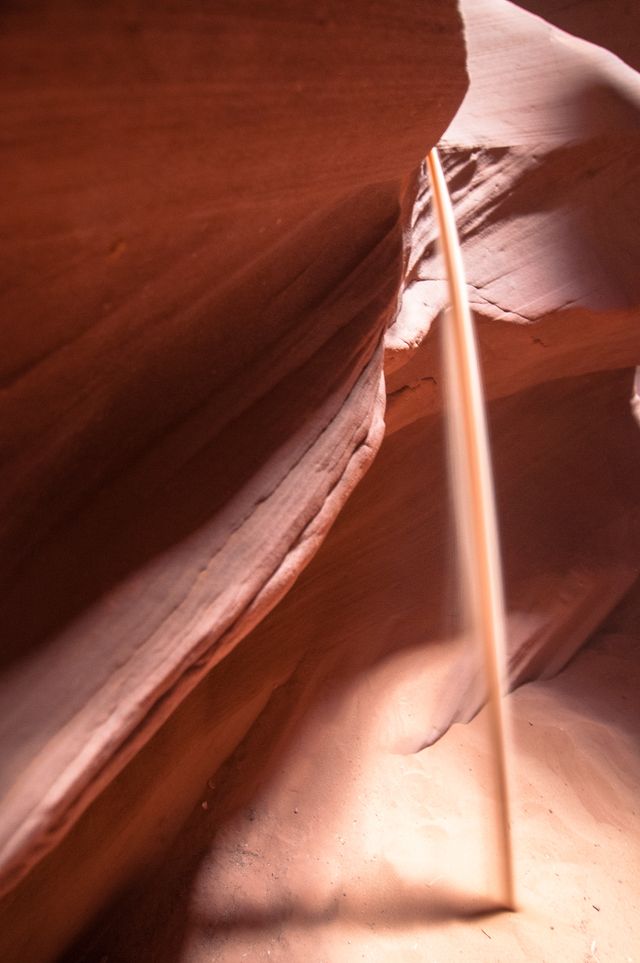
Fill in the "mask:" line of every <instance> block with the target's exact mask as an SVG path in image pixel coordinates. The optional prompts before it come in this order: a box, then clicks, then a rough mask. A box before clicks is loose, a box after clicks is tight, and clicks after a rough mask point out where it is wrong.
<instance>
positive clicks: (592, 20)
mask: <svg viewBox="0 0 640 963" xmlns="http://www.w3.org/2000/svg"><path fill="white" fill-rule="evenodd" d="M518 6H519V7H524V8H525V9H526V10H530V11H531V13H535V14H537V15H538V16H540V17H543V18H544V19H545V20H547V21H548V22H549V23H552V24H554V25H555V26H556V27H560V28H561V29H562V30H566V31H568V33H572V34H575V35H576V36H577V37H583V38H584V39H585V40H589V41H590V42H591V43H595V44H598V46H600V47H606V48H607V49H608V50H611V51H613V53H614V54H616V55H617V56H618V57H621V58H622V60H624V61H626V62H627V63H628V64H630V65H631V66H632V67H634V68H635V69H636V70H640V8H638V4H637V3H634V0H581V2H580V3H574V2H573V0H518Z"/></svg>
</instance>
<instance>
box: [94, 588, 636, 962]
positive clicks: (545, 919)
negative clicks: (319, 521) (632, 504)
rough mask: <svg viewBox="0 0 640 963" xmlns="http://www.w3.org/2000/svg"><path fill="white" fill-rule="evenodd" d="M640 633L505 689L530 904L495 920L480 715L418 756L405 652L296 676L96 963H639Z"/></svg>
mask: <svg viewBox="0 0 640 963" xmlns="http://www.w3.org/2000/svg"><path fill="white" fill-rule="evenodd" d="M636 610H637V606H636ZM630 623H633V619H632V618H630V616H629V615H628V613H627V615H626V616H625V617H624V618H617V619H616V618H613V619H611V620H610V621H609V623H608V626H607V627H605V629H603V631H602V632H600V633H599V634H598V636H597V637H596V638H595V639H594V640H593V641H592V642H591V643H590V645H589V646H588V647H587V648H586V649H584V650H583V651H582V652H581V653H580V654H579V656H578V657H576V658H575V659H574V660H573V662H572V663H570V665H569V666H568V668H567V669H565V671H564V672H562V673H561V674H560V675H559V676H558V677H556V678H555V679H553V680H551V681H548V682H536V683H532V684H529V685H526V686H524V687H522V688H521V689H519V690H518V691H517V692H516V693H515V694H514V695H512V696H510V697H509V701H510V703H511V706H512V710H513V743H514V746H515V748H516V753H515V756H514V759H515V768H514V778H513V816H514V819H513V822H514V833H515V846H516V861H517V885H518V901H519V910H518V912H516V913H501V912H496V910H495V884H494V882H493V876H494V872H493V867H494V865H495V857H494V841H493V838H492V825H493V812H492V805H491V799H492V790H491V786H490V785H489V784H488V783H489V781H490V780H489V772H490V770H489V766H488V751H489V750H488V743H487V738H486V733H485V720H484V713H481V714H480V715H479V716H478V717H477V718H476V719H475V720H474V721H473V722H472V723H470V724H468V725H455V726H453V727H452V728H451V729H450V730H449V731H448V732H447V733H446V735H445V736H444V737H443V738H442V739H440V740H439V741H438V742H437V743H435V744H434V745H433V746H431V747H429V748H425V749H422V750H420V751H412V741H413V744H414V745H413V749H414V750H415V749H416V748H418V742H419V740H420V739H421V738H422V735H423V733H424V716H425V708H424V705H425V700H424V692H425V686H426V679H422V678H421V675H420V665H421V660H420V652H419V651H410V652H407V651H404V652H402V653H399V654H396V655H394V656H392V657H391V658H389V659H387V660H386V661H383V662H379V663H378V664H377V665H376V666H375V667H374V668H373V669H371V670H370V671H369V672H368V673H366V674H360V675H358V676H357V677H356V678H355V679H354V678H351V679H350V680H349V681H344V682H343V683H340V682H339V681H337V682H336V681H335V674H333V675H332V678H333V681H332V682H331V683H329V682H327V681H326V676H325V675H324V673H323V678H322V679H318V680H314V679H313V674H312V671H311V670H310V669H309V671H308V673H307V676H306V677H305V675H304V672H303V673H302V674H301V673H298V674H297V675H296V676H295V677H294V679H293V680H292V682H291V683H290V686H289V687H287V689H286V691H283V692H282V693H281V698H280V704H281V706H282V709H280V708H279V705H278V701H277V700H276V702H274V704H273V705H272V706H271V708H270V709H269V710H268V711H267V712H266V713H265V714H264V715H263V716H262V718H261V720H260V722H259V724H258V725H257V726H256V728H255V729H254V730H253V732H252V733H251V734H250V736H249V737H248V739H247V740H245V743H244V744H243V745H242V746H241V747H240V749H239V751H238V752H237V753H236V754H235V756H234V757H233V758H232V759H231V760H230V761H229V763H228V764H227V765H226V766H225V768H224V769H223V770H222V771H221V772H220V773H219V774H218V776H217V783H216V785H211V786H210V787H209V788H208V789H207V796H206V798H203V801H202V807H201V808H200V809H199V810H198V812H197V813H196V814H194V817H193V819H192V820H191V823H190V825H189V826H188V827H187V831H186V832H185V833H184V834H183V835H182V837H181V840H180V841H179V844H178V846H177V847H176V849H175V850H174V852H173V854H172V856H171V858H170V859H169V860H167V861H166V862H165V864H164V866H163V868H162V869H161V871H160V873H159V874H158V876H157V877H156V881H155V882H153V883H152V884H150V885H148V886H147V888H146V891H145V892H144V893H143V894H138V897H137V899H134V900H132V901H130V902H129V903H128V905H127V907H126V909H123V910H122V913H121V914H120V916H119V919H118V922H117V924H116V925H115V926H114V927H112V928H111V929H110V931H109V932H107V933H106V934H104V938H103V940H102V941H100V946H99V947H97V948H96V949H95V952H94V954H92V955H90V957H89V958H90V959H92V960H93V959H96V960H100V961H104V963H106V961H107V960H108V961H109V963H118V961H125V960H126V961H133V960H136V961H142V960H153V961H154V963H155V961H178V960H179V961H188V963H205V961H207V963H208V961H213V960H216V961H225V963H235V961H240V960H249V961H253V960H273V961H282V963H284V961H287V963H290V961H293V963H297V961H301V963H302V961H310V963H352V961H357V960H368V961H376V963H377V961H380V963H383V961H385V963H386V961H414V960H415V961H416V963H417V961H425V960H428V961H430V963H449V961H453V960H468V961H474V963H477V961H491V963H512V961H518V960H535V961H546V963H555V961H558V960H560V961H563V963H573V961H580V963H605V961H607V963H608V961H623V963H629V961H634V963H638V961H640V912H639V909H640V899H639V884H638V880H640V837H639V834H638V816H637V806H638V787H639V786H640V740H639V739H638V735H639V733H640V700H639V699H638V691H639V688H640V660H638V658H637V641H636V640H634V639H633V638H632V633H631V632H630V631H629V626H630ZM325 668H326V667H325ZM423 674H424V673H423ZM296 688H297V689H298V690H299V691H298V694H297V695H298V697H299V698H298V704H299V707H300V708H299V711H298V713H297V714H296V715H294V717H293V718H290V720H289V722H288V723H287V725H286V726H284V727H283V726H282V725H281V724H280V721H279V719H278V715H279V713H280V712H282V717H283V718H284V717H285V706H286V705H288V706H289V709H288V710H287V711H289V712H290V706H291V699H292V698H293V699H294V702H295V699H296V691H295V690H296ZM427 688H428V687H427ZM292 690H293V691H292ZM276 732H277V733H279V734H278V735H277V736H276V735H275V733H276ZM261 757H262V759H263V760H264V766H262V767H260V770H259V771H258V768H257V767H256V762H255V760H256V758H261Z"/></svg>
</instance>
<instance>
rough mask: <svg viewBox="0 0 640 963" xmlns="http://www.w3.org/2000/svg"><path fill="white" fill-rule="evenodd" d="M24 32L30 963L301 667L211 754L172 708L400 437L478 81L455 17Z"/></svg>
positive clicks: (16, 705) (249, 707)
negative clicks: (414, 237) (435, 223)
mask: <svg viewBox="0 0 640 963" xmlns="http://www.w3.org/2000/svg"><path fill="white" fill-rule="evenodd" d="M0 22H1V26H2V29H1V30H0V72H1V75H2V86H1V90H2V93H1V94H0V98H1V102H2V106H3V116H4V118H5V120H4V122H3V134H4V136H3V141H2V147H1V148H0V149H1V151H2V159H3V171H4V172H5V174H4V177H3V183H4V187H5V195H6V196H5V198H4V200H3V205H2V213H1V215H0V217H1V218H2V221H1V230H0V236H1V238H2V240H1V241H0V246H1V253H2V257H1V258H0V264H1V268H0V270H1V272H2V285H1V289H2V300H1V304H2V324H3V344H4V350H3V353H2V361H1V365H2V371H1V379H2V382H1V384H2V393H1V397H0V406H1V408H0V414H1V418H2V421H1V428H0V431H1V446H2V452H3V473H2V480H1V482H0V506H1V514H0V547H1V552H0V554H1V563H0V578H1V587H0V605H1V608H2V611H1V621H2V625H3V633H4V635H3V638H4V639H5V643H4V647H3V653H2V672H1V674H0V699H1V700H2V714H1V717H0V746H1V748H0V754H1V756H2V774H1V775H2V802H1V803H0V882H1V885H2V887H3V891H4V892H5V894H6V895H5V898H4V902H3V909H2V926H1V927H0V930H1V933H2V935H1V936H0V946H1V949H0V956H2V958H3V959H7V960H8V959H15V960H20V961H27V960H40V959H49V958H51V957H52V956H53V955H55V953H57V952H58V951H59V950H60V949H61V948H62V947H63V946H64V945H65V943H67V942H68V941H69V940H70V939H71V938H72V937H73V936H74V935H75V934H76V932H77V930H78V928H79V927H80V926H81V925H83V924H84V923H85V922H86V920H87V918H88V917H89V916H90V914H91V913H93V912H95V910H96V909H97V908H99V907H100V905H101V904H102V903H103V902H104V901H105V900H106V899H107V898H108V897H110V896H111V895H112V894H113V892H114V891H115V889H116V888H117V886H118V885H120V884H121V883H122V882H123V881H125V880H126V879H127V878H128V877H129V875H130V874H131V872H132V871H133V869H134V868H139V866H140V864H141V862H143V861H144V859H145V858H146V855H147V854H148V852H150V851H155V850H157V849H158V848H161V847H162V846H163V845H164V844H165V841H166V839H167V838H169V837H170V835H171V832H172V831H173V827H175V825H176V821H179V819H180V818H182V816H183V815H184V812H185V811H188V810H189V808H190V807H191V806H192V804H193V800H194V797H195V793H196V792H197V791H199V785H200V782H201V779H202V776H203V773H207V772H210V771H211V769H212V768H215V763H214V762H213V760H214V758H218V759H219V758H221V757H223V756H224V755H225V754H226V753H227V752H228V751H229V750H230V748H232V747H233V746H234V745H235V744H236V743H237V741H238V740H239V739H240V737H241V736H242V734H243V732H244V731H245V730H246V728H247V726H248V725H249V723H250V722H251V721H252V720H253V719H254V718H255V716H256V715H257V714H258V712H259V711H260V709H261V707H262V706H263V705H264V703H265V701H266V700H267V699H268V697H269V695H270V693H271V691H272V688H273V685H274V682H275V681H278V680H279V679H280V678H281V677H282V676H283V675H286V674H287V671H286V670H285V669H283V668H282V666H278V667H277V669H276V670H275V679H274V678H272V676H274V672H270V671H269V670H267V671H265V674H264V678H263V677H262V676H261V675H258V676H256V675H255V671H254V670H252V672H253V675H252V673H251V672H250V673H249V675H250V676H252V678H253V679H254V681H253V682H246V683H243V682H242V681H241V676H242V675H244V673H243V672H241V673H240V674H239V675H237V676H233V677H232V679H231V680H230V682H229V686H228V692H229V694H230V695H231V697H232V701H233V699H234V698H236V696H235V695H234V693H236V692H237V693H238V696H237V699H236V703H235V704H234V706H233V707H231V708H229V707H227V711H225V712H224V713H223V717H224V725H223V726H222V727H221V728H219V729H218V730H215V726H214V725H213V724H212V725H211V733H210V735H211V738H209V736H206V737H205V740H204V742H201V743H199V745H198V746H197V747H196V748H195V749H194V745H195V743H193V742H192V741H190V740H192V737H195V736H196V734H197V733H198V732H199V733H200V735H202V733H203V728H204V730H205V732H207V727H208V726H209V724H210V720H209V715H210V714H209V712H208V711H206V712H205V714H204V716H202V717H198V715H197V713H196V714H195V715H194V713H193V712H191V713H190V712H189V711H187V712H186V714H185V715H181V714H180V709H179V708H178V707H179V706H180V703H181V702H182V701H183V700H184V699H185V697H186V696H187V694H188V693H189V692H190V691H192V690H193V688H194V687H195V686H196V685H197V683H198V682H199V681H200V680H202V679H203V678H205V677H206V675H207V672H208V671H209V670H210V669H211V667H212V666H213V665H215V664H216V663H217V662H219V661H220V660H221V659H223V657H225V656H228V655H229V653H230V652H232V650H233V649H234V647H235V646H236V645H237V643H238V641H239V640H240V639H241V638H242V637H243V636H244V635H246V634H247V632H249V631H250V629H251V628H252V627H253V626H254V625H255V624H256V623H258V622H259V621H260V620H261V619H262V618H264V616H265V614H266V613H267V612H268V611H269V609H270V608H271V607H272V606H273V605H275V603H276V602H277V601H278V599H279V598H280V597H281V596H282V595H283V594H284V593H285V592H286V590H287V589H288V588H289V587H290V585H291V584H292V582H293V581H294V579H295V578H296V576H297V575H298V574H299V572H300V571H301V570H302V569H303V568H304V566H305V564H306V563H307V562H308V561H309V559H310V558H311V557H312V555H313V554H314V552H315V551H316V550H317V548H318V546H319V545H320V543H321V542H322V540H323V538H324V536H325V535H326V532H327V531H328V529H329V527H330V525H331V523H332V521H333V520H334V518H335V517H336V515H337V513H338V511H339V509H340V507H341V505H342V504H343V503H344V501H345V500H346V498H347V496H348V494H349V492H350V491H351V490H352V488H353V487H354V485H355V484H356V482H357V481H358V480H359V478H360V477H361V476H362V474H363V472H364V471H365V469H366V467H367V466H368V464H369V463H370V461H371V459H372V457H373V455H374V452H375V451H376V449H377V448H378V446H379V444H380V441H381V438H382V433H383V417H382V416H383V409H384V388H383V382H382V358H383V344H382V340H383V336H384V331H385V329H386V327H387V326H388V325H389V323H390V322H391V320H392V318H393V316H394V314H395V311H396V308H397V299H398V291H399V288H400V283H401V278H402V274H403V271H404V264H405V247H404V234H405V230H406V227H407V225H408V219H409V215H410V209H411V204H412V202H413V198H414V196H415V180H416V172H417V170H418V168H419V165H420V162H421V158H422V157H423V156H424V154H425V151H427V150H428V149H429V148H430V147H431V146H432V145H433V144H435V143H436V142H437V141H438V140H439V138H440V137H441V135H442V133H443V132H444V130H445V129H446V127H447V125H448V124H449V123H450V121H451V119H452V117H453V116H454V114H455V112H456V110H457V108H458V106H459V105H460V102H461V100H462V97H463V95H464V92H465V90H466V85H467V75H466V70H465V51H464V42H463V35H462V25H461V20H460V16H459V13H458V10H457V7H456V4H455V3H454V2H453V0H451V2H437V3H436V2H433V3H422V4H415V3H407V2H405V0H397V2H391V3H389V2H384V3H382V2H377V0H375V2H373V3H371V2H366V3H364V2H360V0H356V2H354V3H348V4H344V3H341V2H338V0H329V2H326V3H321V4H319V5H318V4H304V3H295V2H293V3H292V2H289V0H283V2H275V3H273V2H272V3H261V2H249V0H246V2H245V0H239V2H238V0H233V2H228V3H226V2H223V3H219V2H216V3H204V4H203V3H199V2H188V3H186V4H181V5H178V6H176V5H174V4H169V3H160V4H153V5H152V6H151V7H150V8H149V9H148V10H147V9H144V10H143V9H142V8H140V9H137V8H135V9H134V8H133V7H127V6H126V5H125V7H122V5H120V4H117V3H106V4H100V5H99V6H98V7H94V6H92V7H91V8H90V9H89V8H88V7H87V6H86V4H82V3H77V2H73V0H69V2H64V3H62V4H60V3H53V2H52V3H47V2H42V3H35V4H29V5H27V6H26V7H23V6H22V5H19V4H8V5H5V6H4V7H3V10H2V13H0ZM276 661H277V660H276ZM214 701H215V700H214ZM215 711H216V710H215V709H212V712H213V714H214V715H215ZM176 713H177V714H176ZM168 718H171V724H172V725H173V724H175V723H176V721H177V720H178V719H182V720H183V721H182V723H178V727H177V729H176V732H177V733H178V735H177V736H176V738H175V739H174V740H173V741H171V740H170V745H169V743H167V742H166V740H165V737H164V736H163V735H160V736H159V739H160V742H159V743H155V744H154V745H155V749H152V750H151V757H150V758H152V760H153V762H148V763H144V762H141V763H140V764H139V766H138V769H136V772H137V773H138V775H137V776H135V777H134V782H135V783H136V788H135V789H134V788H133V783H131V782H130V781H129V782H127V787H126V788H125V789H123V788H122V787H121V786H120V788H119V789H115V790H114V789H113V788H110V789H107V792H109V791H112V792H115V795H111V796H109V797H108V798H107V799H106V801H103V805H102V809H101V810H100V813H101V814H102V815H98V816H96V815H95V812H94V813H93V814H89V815H87V817H86V819H85V821H84V823H82V826H81V827H80V828H78V829H77V831H76V835H75V836H74V835H73V833H72V834H71V836H69V835H68V834H69V832H70V830H71V828H72V826H73V825H74V824H75V823H76V821H77V820H78V818H79V817H80V816H81V814H82V813H83V812H84V811H85V810H86V808H87V806H88V805H89V804H90V803H91V801H92V800H93V799H95V797H96V796H97V795H98V794H99V793H100V792H102V791H104V790H105V789H106V787H109V786H110V787H114V785H115V786H119V784H118V783H116V784H114V783H113V779H114V778H115V777H116V776H117V774H118V772H119V771H120V770H121V769H122V767H123V766H124V765H125V764H126V763H127V762H128V761H129V760H131V759H132V758H134V757H136V755H137V754H138V753H139V752H140V751H142V750H143V747H144V746H145V745H146V744H147V743H148V741H149V740H150V739H151V738H152V736H153V735H154V733H155V732H157V730H158V729H159V727H160V726H161V725H162V723H163V722H164V721H165V720H166V719H168ZM198 719H199V721H198ZM203 720H207V722H206V725H205V726H204V727H203V726H202V722H203ZM160 745H161V748H160V750H159V751H158V749H159V747H160ZM193 751H195V757H194V759H195V761H194V760H193V759H191V756H190V753H191V752H193ZM154 752H155V755H154ZM212 752H213V755H211V753H212ZM161 759H163V760H164V761H163V762H162V765H161V766H160V767H159V768H158V766H157V764H158V763H159V762H160V760H161ZM190 759H191V761H192V763H193V765H191V764H190V761H189V760H190ZM203 760H206V763H205V762H204V761H203ZM154 766H156V768H155V769H154V768H153V767H154ZM145 767H146V768H145ZM170 772H173V773H174V775H177V778H178V784H176V785H175V786H174V785H173V783H172V782H171V780H172V779H173V778H174V777H173V776H170V775H169V773H170ZM142 774H144V775H142ZM141 777H142V778H141ZM167 777H168V778H169V782H167ZM136 780H137V782H136ZM196 786H197V787H198V789H196V788H194V787H196ZM147 794H150V797H151V799H152V802H151V805H150V808H148V807H147V808H145V801H144V797H145V796H146V795H147ZM101 820H105V821H104V822H101ZM83 833H85V834H86V833H88V836H87V835H84V836H83V835H82V834H83ZM78 840H80V843H79V842H78ZM59 844H62V845H63V847H64V846H66V849H63V851H62V852H60V851H59V850H57V849H56V847H57V846H58V845H59ZM48 853H49V856H47V854H48ZM56 860H57V862H56ZM29 872H31V875H27V876H25V874H28V873H29ZM16 887H17V889H16ZM36 906H38V907H39V909H38V911H37V912H35V911H34V907H36ZM40 921H46V923H43V925H40Z"/></svg>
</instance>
